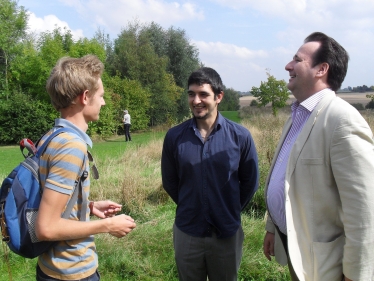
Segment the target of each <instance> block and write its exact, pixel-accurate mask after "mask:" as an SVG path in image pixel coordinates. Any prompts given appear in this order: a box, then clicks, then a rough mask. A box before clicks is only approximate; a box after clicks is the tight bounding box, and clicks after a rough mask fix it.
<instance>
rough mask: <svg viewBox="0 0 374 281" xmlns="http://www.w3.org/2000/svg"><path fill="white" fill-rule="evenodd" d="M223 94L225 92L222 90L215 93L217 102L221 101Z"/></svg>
mask: <svg viewBox="0 0 374 281" xmlns="http://www.w3.org/2000/svg"><path fill="white" fill-rule="evenodd" d="M224 95H225V93H224V92H223V91H221V92H220V93H218V94H217V98H216V100H217V103H220V102H221V101H222V99H223V96H224Z"/></svg>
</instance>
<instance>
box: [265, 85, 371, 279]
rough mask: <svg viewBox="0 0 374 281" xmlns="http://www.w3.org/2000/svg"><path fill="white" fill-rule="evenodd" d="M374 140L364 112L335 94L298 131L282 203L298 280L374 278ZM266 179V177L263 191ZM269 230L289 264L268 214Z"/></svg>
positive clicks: (282, 259)
mask: <svg viewBox="0 0 374 281" xmlns="http://www.w3.org/2000/svg"><path fill="white" fill-rule="evenodd" d="M291 123H292V120H291V118H290V119H289V120H288V121H287V122H286V125H285V127H284V129H283V133H282V136H281V139H280V142H279V144H278V147H277V149H276V152H275V156H274V158H273V163H272V165H271V168H270V174H271V171H272V169H273V167H274V163H275V160H276V158H277V155H278V153H279V150H280V148H281V145H282V143H283V141H284V139H285V137H286V135H287V132H288V130H289V129H290V127H291ZM372 137H373V135H372V131H371V130H370V128H369V126H368V124H367V122H366V121H365V120H364V118H363V117H362V116H361V114H360V113H359V112H358V111H357V110H356V109H355V108H353V107H352V106H351V105H349V104H348V103H347V102H345V101H343V100H342V99H340V98H338V97H336V95H335V93H334V92H330V93H329V94H327V95H326V96H325V97H324V98H323V99H322V100H321V101H320V102H319V103H318V105H317V106H316V108H315V109H314V110H313V112H312V114H311V116H310V117H309V119H308V121H307V123H306V124H305V126H304V128H303V129H302V131H301V133H300V135H299V136H298V138H297V140H296V142H295V144H294V146H293V148H292V150H291V153H290V157H289V161H288V165H287V171H286V179H285V204H286V206H285V208H286V221H287V237H288V248H289V253H290V259H291V262H292V265H293V267H294V269H295V272H296V274H297V276H298V278H299V279H300V281H304V280H305V281H311V280H313V281H335V280H336V281H341V280H342V276H343V274H344V275H345V276H347V277H348V278H350V279H352V280H354V281H359V280H362V281H369V280H374V278H373V276H374V146H373V140H372ZM270 174H269V175H270ZM268 182H269V176H268V179H267V181H266V186H265V196H266V192H267V186H268ZM266 230H267V231H270V232H272V233H276V240H275V258H276V260H277V261H278V262H279V263H280V264H283V265H284V264H286V263H287V257H286V255H285V252H284V248H283V246H282V243H281V241H280V239H279V236H278V234H277V232H276V231H275V229H274V225H273V223H272V221H271V218H270V217H268V219H267V223H266Z"/></svg>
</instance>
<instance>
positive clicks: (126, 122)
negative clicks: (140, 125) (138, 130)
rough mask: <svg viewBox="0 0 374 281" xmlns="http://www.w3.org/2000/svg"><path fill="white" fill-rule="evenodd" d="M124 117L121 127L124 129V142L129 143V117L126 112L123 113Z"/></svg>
mask: <svg viewBox="0 0 374 281" xmlns="http://www.w3.org/2000/svg"><path fill="white" fill-rule="evenodd" d="M123 112H124V113H125V115H124V116H123V127H124V129H125V136H126V141H131V135H130V127H131V117H130V114H129V112H128V110H124V111H123Z"/></svg>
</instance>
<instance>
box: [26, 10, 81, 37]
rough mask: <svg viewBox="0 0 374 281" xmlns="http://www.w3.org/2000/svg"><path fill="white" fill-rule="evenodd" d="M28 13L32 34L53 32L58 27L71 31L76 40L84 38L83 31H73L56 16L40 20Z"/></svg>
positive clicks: (48, 16)
mask: <svg viewBox="0 0 374 281" xmlns="http://www.w3.org/2000/svg"><path fill="white" fill-rule="evenodd" d="M28 13H29V21H28V27H29V31H30V32H35V33H37V34H38V33H41V32H45V31H52V30H53V29H54V28H56V26H57V27H61V28H64V27H66V28H67V29H69V30H71V34H72V35H73V38H74V39H79V38H81V37H84V36H83V31H82V29H76V30H72V29H71V28H70V27H69V25H68V23H67V22H65V21H62V20H60V19H58V18H57V17H56V16H55V15H47V16H44V17H43V18H38V17H37V16H36V15H35V14H34V13H31V12H28Z"/></svg>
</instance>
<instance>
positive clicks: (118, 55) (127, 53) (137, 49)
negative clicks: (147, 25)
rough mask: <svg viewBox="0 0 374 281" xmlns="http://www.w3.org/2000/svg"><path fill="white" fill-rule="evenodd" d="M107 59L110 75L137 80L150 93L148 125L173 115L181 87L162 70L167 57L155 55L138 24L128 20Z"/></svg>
mask: <svg viewBox="0 0 374 281" xmlns="http://www.w3.org/2000/svg"><path fill="white" fill-rule="evenodd" d="M110 60H111V61H112V65H111V66H110V69H109V71H110V75H112V76H114V75H117V74H119V75H120V77H121V78H128V79H130V80H137V81H139V82H140V84H141V85H142V87H143V88H147V89H148V90H149V92H150V93H151V96H150V98H149V104H150V106H149V107H148V111H147V114H148V115H149V117H150V120H149V125H151V126H154V125H160V124H163V123H165V122H167V121H168V120H169V119H170V118H171V119H175V118H176V115H177V101H178V100H179V99H180V97H181V94H182V89H181V88H180V87H178V86H177V85H176V84H175V81H174V77H173V76H172V75H171V74H169V73H167V71H166V67H167V58H166V57H160V56H158V55H157V53H156V52H155V50H154V47H153V44H152V42H151V40H150V37H149V36H148V33H147V32H144V30H143V29H142V26H141V25H140V24H139V23H137V22H134V23H129V25H128V27H127V29H123V30H122V32H121V34H120V35H119V37H118V38H117V39H116V40H115V42H114V53H113V57H112V58H110Z"/></svg>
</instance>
